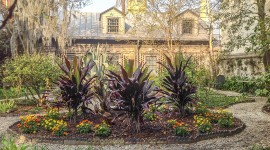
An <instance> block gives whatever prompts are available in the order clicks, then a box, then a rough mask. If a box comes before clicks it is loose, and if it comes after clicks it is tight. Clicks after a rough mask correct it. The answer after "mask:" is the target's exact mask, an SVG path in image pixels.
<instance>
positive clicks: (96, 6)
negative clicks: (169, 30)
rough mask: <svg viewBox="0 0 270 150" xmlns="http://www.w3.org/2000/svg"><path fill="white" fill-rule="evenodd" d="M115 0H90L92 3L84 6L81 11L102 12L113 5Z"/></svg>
mask: <svg viewBox="0 0 270 150" xmlns="http://www.w3.org/2000/svg"><path fill="white" fill-rule="evenodd" d="M115 2H116V0H92V4H90V5H89V6H86V7H84V8H83V9H82V10H81V11H83V12H103V11H104V10H107V9H109V8H110V7H112V6H114V5H115Z"/></svg>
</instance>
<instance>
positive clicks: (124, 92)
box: [107, 65, 158, 132]
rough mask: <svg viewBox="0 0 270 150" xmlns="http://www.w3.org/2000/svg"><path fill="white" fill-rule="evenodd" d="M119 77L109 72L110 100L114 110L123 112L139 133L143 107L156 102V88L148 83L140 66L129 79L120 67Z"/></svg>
mask: <svg viewBox="0 0 270 150" xmlns="http://www.w3.org/2000/svg"><path fill="white" fill-rule="evenodd" d="M120 68H121V75H118V74H117V73H115V72H112V71H109V72H110V73H109V74H107V76H108V77H109V80H110V81H111V82H110V85H109V88H110V90H111V92H112V95H113V97H112V96H111V99H112V100H113V101H114V102H115V103H116V107H115V108H114V110H116V111H122V112H123V111H124V114H127V115H128V117H129V119H130V122H135V123H134V125H135V128H136V131H137V132H140V123H141V121H142V120H143V105H146V104H148V103H151V102H154V101H156V100H157V99H158V98H157V97H156V96H155V95H156V92H154V91H155V90H156V89H157V88H156V87H155V86H152V85H153V82H149V81H148V79H149V75H150V73H151V72H148V69H147V68H145V69H144V68H143V66H142V65H140V66H139V67H138V68H137V69H136V71H135V72H134V73H133V74H132V76H131V77H128V73H127V71H126V70H125V69H124V68H123V67H122V66H121V65H120Z"/></svg>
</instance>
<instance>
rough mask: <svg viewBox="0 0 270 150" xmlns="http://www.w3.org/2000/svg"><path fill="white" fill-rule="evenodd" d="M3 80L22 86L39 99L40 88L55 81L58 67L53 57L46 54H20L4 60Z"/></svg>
mask: <svg viewBox="0 0 270 150" xmlns="http://www.w3.org/2000/svg"><path fill="white" fill-rule="evenodd" d="M3 70H4V71H3V75H4V78H3V82H8V83H11V84H12V85H15V86H24V87H25V88H26V90H27V91H28V93H30V94H31V95H32V97H33V99H35V97H34V95H37V96H38V97H39V99H41V94H42V89H44V88H45V87H46V84H47V85H48V84H51V83H52V82H55V81H56V80H57V78H58V76H59V72H60V70H59V68H58V67H57V65H56V63H54V57H53V56H48V55H40V54H33V55H28V54H26V55H22V56H17V57H15V58H12V59H9V60H7V61H5V64H4V65H3Z"/></svg>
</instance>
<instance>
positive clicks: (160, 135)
mask: <svg viewBox="0 0 270 150" xmlns="http://www.w3.org/2000/svg"><path fill="white" fill-rule="evenodd" d="M170 118H175V117H174V116H167V117H165V118H163V119H164V120H163V121H155V122H149V121H146V122H145V123H144V125H142V127H141V132H140V133H136V131H135V129H132V128H131V127H127V125H125V124H124V123H123V122H118V123H117V124H112V125H111V126H110V129H111V135H110V136H109V137H107V138H99V137H97V136H95V135H94V133H88V134H79V133H78V132H77V131H76V125H77V124H78V123H74V122H73V121H71V122H70V121H69V120H65V121H67V122H68V132H69V134H68V135H67V136H63V137H58V136H55V135H52V133H51V132H49V131H46V130H44V129H41V130H39V131H38V132H37V133H36V134H23V135H25V136H26V137H27V138H28V139H33V140H34V139H35V141H37V140H36V139H49V143H53V141H54V140H55V139H57V141H64V140H70V139H73V140H79V139H80V140H79V141H83V140H86V141H89V140H91V139H96V138H98V139H105V140H107V139H124V141H130V139H133V142H131V144H132V143H133V144H135V143H140V144H143V143H144V142H146V143H147V140H151V141H155V142H158V141H160V139H163V140H164V139H165V141H166V142H165V143H170V142H168V138H172V140H175V139H179V138H180V140H181V139H182V140H183V141H186V142H188V141H189V142H194V141H198V140H203V139H204V138H201V136H202V135H205V137H208V136H209V135H210V136H209V137H210V138H213V137H219V136H228V135H230V134H233V133H234V132H235V133H238V132H240V131H242V130H243V129H244V124H243V123H242V121H241V120H240V119H237V118H235V125H234V127H231V128H220V127H219V126H218V125H216V124H212V127H213V128H212V131H211V133H208V134H202V133H199V132H198V131H197V129H196V127H195V125H194V123H193V121H194V119H193V115H190V116H188V117H186V118H184V119H181V121H183V122H185V123H188V124H189V127H190V128H192V132H191V133H190V134H189V135H188V136H187V137H177V136H175V135H174V133H173V130H172V129H171V128H169V127H168V124H167V123H166V120H169V119H170ZM82 119H83V118H80V119H78V122H79V121H80V120H82ZM88 120H90V121H92V122H94V123H95V124H97V123H101V122H102V120H103V118H101V117H97V116H91V117H89V118H88ZM18 123H19V122H17V123H15V124H13V125H12V126H10V129H11V130H12V131H13V132H14V131H15V133H16V134H19V135H20V134H22V133H21V132H20V130H19V129H18V127H17V124H18ZM226 133H227V134H226ZM235 133H234V134H235ZM128 139H129V140H128ZM134 140H135V142H134ZM139 141H144V142H142V143H141V142H139ZM43 142H44V141H43ZM47 142H48V141H47ZM186 142H184V143H186ZM172 143H174V142H172ZM65 144H68V143H65ZM74 144H78V143H76V142H75V143H74ZM79 144H80V143H79ZM92 144H93V143H92ZM106 144H110V142H108V143H105V145H106ZM126 144H127V143H126Z"/></svg>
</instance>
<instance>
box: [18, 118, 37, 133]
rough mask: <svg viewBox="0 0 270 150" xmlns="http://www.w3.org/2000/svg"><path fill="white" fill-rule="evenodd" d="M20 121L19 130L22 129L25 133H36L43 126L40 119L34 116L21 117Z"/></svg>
mask: <svg viewBox="0 0 270 150" xmlns="http://www.w3.org/2000/svg"><path fill="white" fill-rule="evenodd" d="M20 119H21V123H20V124H18V128H20V129H21V130H22V132H23V133H36V132H37V131H38V129H39V127H40V125H41V124H40V123H41V120H40V118H38V117H37V116H34V115H27V116H25V117H23V116H21V117H20Z"/></svg>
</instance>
